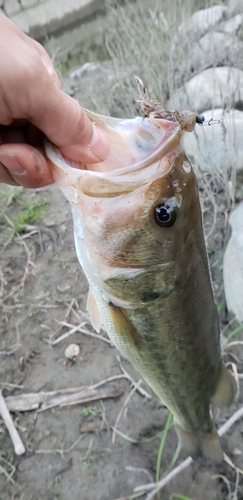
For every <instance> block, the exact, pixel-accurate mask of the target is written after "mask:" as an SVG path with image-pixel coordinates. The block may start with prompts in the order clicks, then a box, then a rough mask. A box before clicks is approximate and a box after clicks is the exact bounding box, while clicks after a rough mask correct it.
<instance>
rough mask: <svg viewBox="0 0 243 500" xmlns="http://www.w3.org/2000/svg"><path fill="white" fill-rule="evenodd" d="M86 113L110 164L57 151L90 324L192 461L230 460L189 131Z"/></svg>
mask: <svg viewBox="0 0 243 500" xmlns="http://www.w3.org/2000/svg"><path fill="white" fill-rule="evenodd" d="M88 114H89V117H90V118H91V120H92V121H93V122H94V123H95V124H96V126H98V127H100V128H101V130H102V131H103V133H104V135H106V137H107V140H108V141H109V143H110V153H109V155H108V158H107V160H105V161H104V162H102V163H100V164H98V165H92V166H89V165H74V164H72V163H69V162H68V161H67V160H64V159H63V158H62V156H61V155H60V153H59V152H58V150H56V149H55V148H54V147H53V146H52V145H48V146H47V154H48V156H49V158H50V159H51V161H52V163H53V173H54V178H55V180H56V182H57V184H58V185H59V187H60V188H61V190H62V191H63V193H64V195H65V196H66V198H67V199H68V200H69V201H70V203H71V205H72V211H73V219H74V235H75V245H76V251H77V255H78V258H79V261H80V263H81V266H82V268H83V270H84V272H85V274H86V277H87V279H88V282H89V285H90V293H89V298H88V310H89V312H90V317H91V322H92V324H93V326H94V327H95V328H96V330H97V331H99V329H100V327H101V325H103V326H104V328H105V329H106V331H107V333H108V335H109V337H110V339H111V340H112V342H113V344H114V345H115V346H116V347H117V348H118V350H119V351H120V352H121V353H122V354H123V355H124V356H126V357H127V358H128V359H129V360H130V361H131V363H132V364H133V365H134V366H135V367H136V368H137V369H138V370H139V372H140V373H141V375H142V376H143V378H144V379H145V381H146V382H147V383H148V385H149V386H150V387H151V388H152V389H153V391H154V392H155V393H156V394H157V396H158V397H159V398H160V399H161V400H162V401H163V403H164V404H165V405H166V406H167V407H168V408H169V409H170V410H171V412H172V413H173V415H174V420H175V425H176V429H177V432H178V435H179V437H180V439H181V442H182V445H183V446H184V448H185V449H186V450H187V451H188V452H189V454H191V455H193V456H197V455H203V456H205V457H207V458H209V459H211V460H213V461H216V462H220V461H221V459H222V450H221V446H220V442H219V438H218V435H217V432H216V430H215V428H214V425H213V422H212V419H211V416H210V404H211V403H214V404H216V405H218V406H228V405H229V404H230V403H231V402H232V399H233V388H232V381H231V378H230V375H229V374H228V372H227V370H226V368H225V366H224V365H223V362H222V357H221V348H220V330H219V320H218V314H217V309H216V306H215V302H214V297H213V291H212V285H211V278H210V271H209V265H208V258H207V253H206V248H205V242H204V234H203V226H202V216H201V209H200V203H199V196H198V188H197V182H196V177H195V174H194V172H193V169H192V168H191V165H190V163H189V161H188V159H187V157H186V155H185V153H184V152H183V151H182V149H181V146H180V140H181V135H182V126H181V124H180V123H179V121H178V120H176V119H175V120H170V119H169V120H165V119H163V118H162V119H160V118H159V117H157V116H155V117H153V119H152V120H151V119H149V118H140V117H136V118H134V119H130V120H122V119H121V120H120V119H115V118H114V119H113V118H107V117H101V116H97V115H94V114H92V113H90V112H88ZM75 167H76V168H75ZM77 167H78V168H77Z"/></svg>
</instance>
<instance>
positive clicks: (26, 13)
mask: <svg viewBox="0 0 243 500" xmlns="http://www.w3.org/2000/svg"><path fill="white" fill-rule="evenodd" d="M14 2H16V3H18V1H17V0H7V1H6V2H5V3H4V6H5V8H7V6H9V5H10V3H14ZM18 6H19V9H20V8H21V7H20V4H19V3H18ZM8 10H9V7H8ZM98 11H102V12H103V11H104V0H69V1H68V2H67V1H63V0H62V1H61V0H47V1H45V2H43V3H41V2H39V3H38V4H37V5H36V6H35V8H31V9H24V10H21V11H20V12H18V13H16V14H14V13H13V11H12V14H13V15H12V14H10V12H7V14H8V15H11V19H12V21H14V22H15V24H17V26H18V27H19V28H20V29H22V30H23V31H24V32H25V33H27V34H28V35H30V36H32V37H33V38H43V37H44V36H46V35H47V34H49V33H53V32H54V31H57V30H60V29H61V28H65V27H66V26H68V25H70V24H72V23H74V22H77V21H78V20H81V19H84V18H85V17H87V16H90V15H92V14H94V13H96V12H98Z"/></svg>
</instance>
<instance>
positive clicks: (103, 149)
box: [88, 125, 110, 160]
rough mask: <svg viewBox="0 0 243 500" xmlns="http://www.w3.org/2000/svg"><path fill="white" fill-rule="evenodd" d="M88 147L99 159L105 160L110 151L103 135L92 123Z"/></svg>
mask: <svg viewBox="0 0 243 500" xmlns="http://www.w3.org/2000/svg"><path fill="white" fill-rule="evenodd" d="M88 147H89V149H90V151H91V153H93V154H94V155H95V156H96V157H97V158H98V159H99V160H105V159H106V158H107V155H108V153H109V151H110V147H109V145H108V143H107V139H106V137H105V135H104V134H103V133H102V132H101V131H100V130H99V129H98V128H97V127H95V125H93V137H92V140H91V143H90V144H89V146H88Z"/></svg>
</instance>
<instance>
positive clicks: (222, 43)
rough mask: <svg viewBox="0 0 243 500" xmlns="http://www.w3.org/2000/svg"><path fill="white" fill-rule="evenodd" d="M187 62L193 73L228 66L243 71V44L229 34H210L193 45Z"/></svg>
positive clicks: (215, 32)
mask: <svg viewBox="0 0 243 500" xmlns="http://www.w3.org/2000/svg"><path fill="white" fill-rule="evenodd" d="M186 60H187V61H186V64H187V65H188V63H189V65H190V69H191V71H197V70H198V69H200V68H204V69H205V68H207V67H209V68H210V67H212V66H213V67H215V66H227V65H230V66H233V67H237V68H239V69H243V42H241V41H240V40H238V39H237V38H236V37H233V36H231V35H229V34H227V33H220V32H219V31H214V32H210V33H207V34H206V35H204V36H203V37H202V38H200V40H199V41H198V42H196V43H195V44H192V46H191V48H190V49H189V52H188V54H187V55H186Z"/></svg>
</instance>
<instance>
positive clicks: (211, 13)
mask: <svg viewBox="0 0 243 500" xmlns="http://www.w3.org/2000/svg"><path fill="white" fill-rule="evenodd" d="M227 13H228V8H227V7H223V5H214V7H209V8H208V9H202V10H199V11H197V12H195V14H193V16H191V17H189V19H187V20H186V21H184V22H183V23H182V24H180V26H179V28H178V33H179V36H187V37H188V38H191V37H195V36H198V38H200V37H201V36H202V35H204V34H205V32H206V31H207V30H208V29H209V28H212V27H213V26H215V24H217V23H219V22H220V21H222V19H223V18H224V17H226V15H227Z"/></svg>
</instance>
